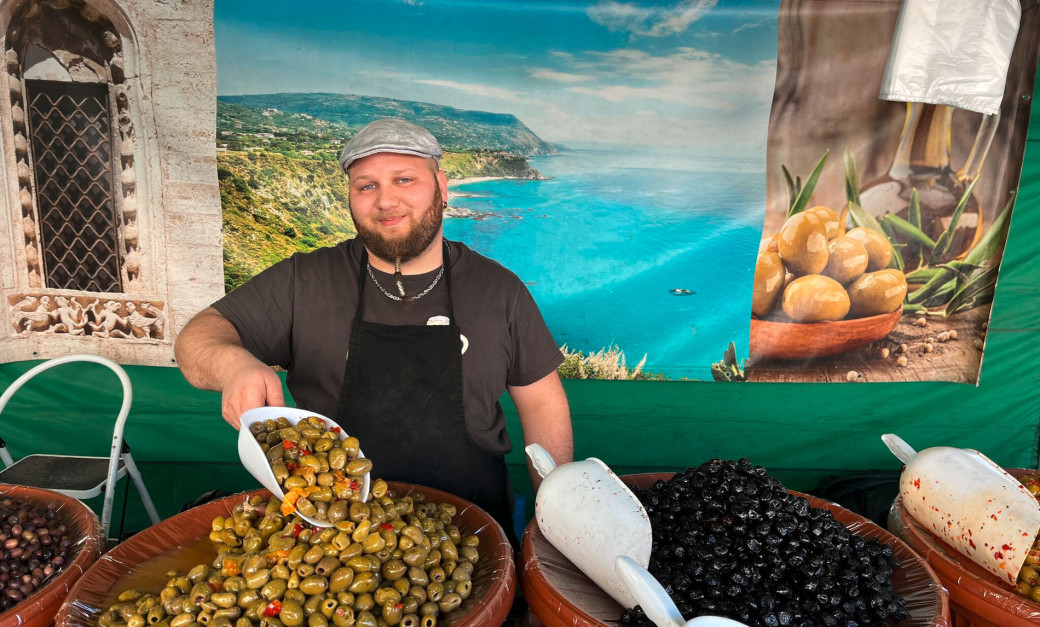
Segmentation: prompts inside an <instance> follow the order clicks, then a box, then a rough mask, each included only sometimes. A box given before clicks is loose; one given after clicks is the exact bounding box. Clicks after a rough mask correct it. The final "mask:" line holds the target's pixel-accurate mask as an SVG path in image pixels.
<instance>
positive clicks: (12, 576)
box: [0, 496, 73, 610]
mask: <svg viewBox="0 0 1040 627" xmlns="http://www.w3.org/2000/svg"><path fill="white" fill-rule="evenodd" d="M58 509H59V505H58V503H56V502H50V503H47V504H45V505H34V504H33V503H31V502H29V501H27V500H25V499H22V498H14V497H9V496H3V497H0V546H2V547H3V550H2V551H0V556H2V557H0V586H2V589H3V595H0V608H2V609H3V610H7V609H10V608H11V607H14V606H15V605H16V604H17V603H19V602H20V601H22V600H24V599H25V598H26V597H28V596H30V595H31V594H33V593H34V592H36V590H37V588H40V587H41V586H42V585H43V584H44V582H46V581H47V580H48V579H50V578H51V577H52V576H54V575H55V574H56V573H57V572H58V571H60V570H61V569H62V567H63V566H65V564H66V563H67V562H68V561H69V560H70V559H71V557H72V556H71V553H72V551H73V539H72V536H70V535H69V533H68V530H67V529H66V528H65V525H64V524H62V522H61V518H60V517H59V515H58Z"/></svg>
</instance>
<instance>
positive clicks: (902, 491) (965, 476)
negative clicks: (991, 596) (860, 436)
mask: <svg viewBox="0 0 1040 627" xmlns="http://www.w3.org/2000/svg"><path fill="white" fill-rule="evenodd" d="M881 440H882V441H883V442H884V443H885V445H886V446H888V449H889V450H890V451H892V454H893V455H895V456H896V457H898V458H899V459H900V460H902V461H903V463H904V464H906V466H905V468H903V473H902V475H900V477H899V495H900V496H901V497H902V498H903V506H904V507H905V508H906V510H907V512H908V513H909V514H910V516H912V517H913V519H914V520H916V521H917V522H918V523H919V524H920V525H921V526H922V527H924V528H925V529H927V530H928V531H930V532H932V533H933V534H935V535H936V536H938V537H939V538H941V539H942V540H943V541H944V542H946V543H947V544H949V545H950V546H952V547H954V548H955V549H957V550H958V551H960V552H961V553H962V554H963V555H965V556H967V557H969V558H970V559H971V560H972V561H973V562H975V563H976V564H978V565H979V566H982V567H983V568H985V569H986V570H988V571H989V572H991V573H993V574H994V575H996V576H997V577H998V578H999V579H1000V580H1002V581H1003V582H1004V583H1005V584H1008V585H1012V586H1013V585H1015V581H1016V579H1017V577H1018V571H1019V570H1021V568H1022V564H1023V563H1024V562H1025V559H1026V554H1027V553H1028V551H1029V549H1031V548H1032V547H1033V541H1034V540H1035V539H1036V535H1037V533H1038V532H1040V503H1037V500H1036V498H1035V497H1034V496H1033V495H1032V494H1030V493H1029V490H1027V489H1026V488H1025V486H1023V485H1022V484H1021V483H1020V482H1019V481H1018V480H1017V479H1015V478H1014V477H1012V476H1011V475H1010V474H1008V473H1007V472H1006V471H1004V469H1003V468H1001V467H1000V466H998V465H996V464H995V463H993V462H992V461H991V460H990V459H989V458H988V457H986V456H985V455H983V454H982V453H980V452H978V451H975V450H972V449H963V448H953V447H949V446H936V447H932V448H927V449H925V450H923V451H920V452H917V451H915V450H914V449H913V448H911V447H910V445H909V444H907V443H906V442H904V441H903V440H902V439H901V438H900V437H899V436H896V435H894V434H891V433H888V434H885V435H883V436H881Z"/></svg>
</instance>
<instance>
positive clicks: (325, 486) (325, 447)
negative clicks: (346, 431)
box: [249, 416, 372, 523]
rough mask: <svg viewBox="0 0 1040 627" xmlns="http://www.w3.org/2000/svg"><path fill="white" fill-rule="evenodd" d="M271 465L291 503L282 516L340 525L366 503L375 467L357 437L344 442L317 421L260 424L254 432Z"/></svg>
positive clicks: (251, 429) (286, 500) (310, 418)
mask: <svg viewBox="0 0 1040 627" xmlns="http://www.w3.org/2000/svg"><path fill="white" fill-rule="evenodd" d="M249 432H250V433H252V434H253V437H255V438H256V441H257V442H258V443H259V444H260V448H261V449H262V450H263V451H264V455H266V456H267V461H268V462H269V463H270V464H271V471H272V472H273V473H274V478H275V480H276V481H277V482H278V485H279V486H281V487H282V491H283V492H284V493H285V498H284V499H283V500H282V514H285V515H286V516H288V515H289V514H292V513H293V512H295V511H297V510H299V512H300V513H301V514H303V515H304V516H309V517H311V518H314V519H315V520H320V521H323V522H324V521H328V522H330V523H334V522H336V521H339V520H343V519H344V518H346V516H347V510H348V509H349V506H350V503H351V502H359V501H360V500H361V497H362V494H361V482H362V481H363V479H364V476H365V473H367V472H369V471H370V470H372V461H371V460H369V459H365V458H363V457H358V455H359V454H360V447H361V444H360V442H358V439H357V438H355V437H343V433H342V431H341V429H340V428H339V427H329V426H328V423H327V422H326V421H325V420H324V419H322V418H319V417H317V416H308V417H307V418H304V419H303V420H300V421H299V422H298V423H297V424H296V425H295V426H294V425H293V424H292V423H290V422H289V421H288V419H286V418H278V419H277V420H271V419H268V420H264V421H262V422H255V423H253V424H252V425H250V427H249Z"/></svg>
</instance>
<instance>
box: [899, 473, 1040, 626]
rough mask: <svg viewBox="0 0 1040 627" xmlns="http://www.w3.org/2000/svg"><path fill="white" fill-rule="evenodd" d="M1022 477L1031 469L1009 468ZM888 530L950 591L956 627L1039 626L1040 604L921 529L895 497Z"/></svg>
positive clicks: (900, 498) (951, 607)
mask: <svg viewBox="0 0 1040 627" xmlns="http://www.w3.org/2000/svg"><path fill="white" fill-rule="evenodd" d="M1008 472H1009V473H1011V474H1012V475H1014V476H1016V477H1020V476H1022V475H1023V474H1025V473H1026V472H1030V471H1028V470H1020V469H1009V470H1008ZM888 528H889V530H890V531H891V532H892V533H894V534H895V535H897V536H899V537H900V538H902V539H903V541H904V542H906V543H907V544H908V545H910V548H912V549H913V550H914V551H917V553H919V554H920V555H921V556H922V557H923V558H924V559H925V560H926V561H927V562H928V565H929V566H931V567H932V570H934V571H935V574H936V575H937V576H938V577H939V581H940V582H942V584H943V585H944V586H946V589H947V590H949V591H950V617H951V618H952V619H953V621H954V624H955V625H956V626H957V627H1025V626H1027V625H1036V624H1037V623H1040V603H1034V602H1033V601H1031V600H1030V599H1027V598H1025V597H1021V596H1018V595H1017V594H1015V592H1014V590H1012V589H1011V588H1010V587H1009V586H1008V585H1006V584H1005V583H1003V582H1002V581H1001V580H1000V579H998V578H997V577H995V576H994V575H993V574H992V573H990V572H989V571H987V570H986V569H984V568H982V567H981V566H979V565H978V564H976V563H975V562H973V561H971V560H970V559H969V558H967V557H965V556H964V555H962V554H961V553H960V552H959V551H958V550H957V549H955V548H953V547H952V546H950V545H948V544H946V543H945V542H943V541H942V540H940V539H939V538H938V537H936V536H935V535H933V534H932V533H931V532H930V531H928V530H927V529H925V528H924V527H922V526H921V525H920V524H919V523H918V522H917V521H916V520H914V518H913V517H912V516H910V513H909V512H908V511H907V510H906V508H905V507H903V500H902V497H898V498H896V500H895V502H894V503H893V504H892V509H891V510H889V513H888Z"/></svg>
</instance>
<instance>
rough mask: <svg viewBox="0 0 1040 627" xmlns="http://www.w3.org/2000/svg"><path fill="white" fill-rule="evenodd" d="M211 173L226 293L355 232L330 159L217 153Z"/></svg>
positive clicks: (336, 168)
mask: <svg viewBox="0 0 1040 627" xmlns="http://www.w3.org/2000/svg"><path fill="white" fill-rule="evenodd" d="M217 174H218V177H219V179H220V202H221V206H222V207H223V214H224V226H223V233H224V285H225V287H226V288H227V290H228V291H230V290H232V289H234V288H235V287H238V286H239V285H241V284H242V283H243V282H245V280H246V279H248V278H249V277H251V276H253V275H254V274H256V273H257V272H259V271H260V270H263V269H264V268H266V267H267V266H269V265H271V264H273V263H274V262H276V261H279V260H281V259H284V258H286V257H288V256H290V255H292V254H293V253H294V252H297V251H305V250H312V249H314V248H317V247H320V246H331V245H334V244H336V243H337V242H339V241H342V240H343V239H346V238H348V237H353V236H354V234H355V231H354V223H353V221H352V220H351V219H350V212H349V210H348V209H347V177H345V176H343V173H342V171H341V170H340V168H339V163H338V162H336V161H329V160H324V161H323V160H317V159H304V158H292V157H289V156H286V155H284V154H277V153H268V152H260V151H253V152H248V153H240V152H236V153H231V152H227V153H220V154H218V155H217Z"/></svg>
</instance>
